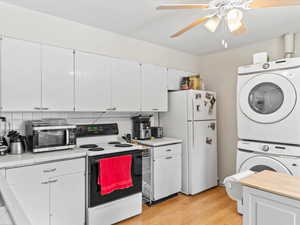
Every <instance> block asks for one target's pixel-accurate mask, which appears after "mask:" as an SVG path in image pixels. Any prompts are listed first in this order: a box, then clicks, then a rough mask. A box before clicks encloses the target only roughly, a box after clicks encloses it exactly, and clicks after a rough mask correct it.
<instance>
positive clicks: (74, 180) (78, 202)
mask: <svg viewBox="0 0 300 225" xmlns="http://www.w3.org/2000/svg"><path fill="white" fill-rule="evenodd" d="M50 221H51V223H50V224H51V225H68V224H70V225H84V224H85V182H84V174H83V173H76V174H70V175H65V176H59V177H55V178H54V179H53V182H52V183H50Z"/></svg>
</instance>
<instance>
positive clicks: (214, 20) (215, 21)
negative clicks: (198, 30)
mask: <svg viewBox="0 0 300 225" xmlns="http://www.w3.org/2000/svg"><path fill="white" fill-rule="evenodd" d="M220 22H221V18H220V17H219V16H218V15H214V16H212V17H211V18H210V19H209V20H207V22H206V23H205V24H204V26H205V28H206V29H207V30H209V31H210V32H215V31H216V30H217V28H218V26H219V24H220Z"/></svg>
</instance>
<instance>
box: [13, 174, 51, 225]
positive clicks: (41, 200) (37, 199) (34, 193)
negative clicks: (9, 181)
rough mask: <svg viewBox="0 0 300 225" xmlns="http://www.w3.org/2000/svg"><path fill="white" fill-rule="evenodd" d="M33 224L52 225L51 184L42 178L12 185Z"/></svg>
mask: <svg viewBox="0 0 300 225" xmlns="http://www.w3.org/2000/svg"><path fill="white" fill-rule="evenodd" d="M10 187H11V189H12V191H13V193H14V194H15V196H16V199H17V200H18V201H19V203H20V206H21V207H22V209H23V210H24V212H25V215H26V216H27V217H28V219H29V221H30V222H31V223H32V225H50V220H49V216H50V214H49V212H50V199H49V195H50V186H49V184H46V182H43V181H41V180H39V179H38V178H37V179H31V180H30V182H26V183H22V184H21V183H17V184H13V185H10Z"/></svg>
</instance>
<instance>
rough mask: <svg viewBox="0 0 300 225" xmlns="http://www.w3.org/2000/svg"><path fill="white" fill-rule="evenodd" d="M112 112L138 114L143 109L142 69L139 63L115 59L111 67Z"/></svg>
mask: <svg viewBox="0 0 300 225" xmlns="http://www.w3.org/2000/svg"><path fill="white" fill-rule="evenodd" d="M111 93H112V98H111V100H112V110H116V111H126V112H136V111H140V108H141V104H140V102H141V67H140V64H139V63H137V62H131V61H126V60H121V59H114V60H113V61H112V66H111Z"/></svg>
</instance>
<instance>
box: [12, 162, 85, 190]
mask: <svg viewBox="0 0 300 225" xmlns="http://www.w3.org/2000/svg"><path fill="white" fill-rule="evenodd" d="M84 171H85V159H84V158H81V159H73V160H65V161H59V162H53V163H46V164H40V165H33V166H25V167H20V168H14V169H8V170H7V171H6V179H7V181H8V183H9V184H18V183H24V182H36V181H38V182H39V181H41V180H48V179H49V178H51V177H57V176H63V175H67V174H72V173H79V172H84Z"/></svg>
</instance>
